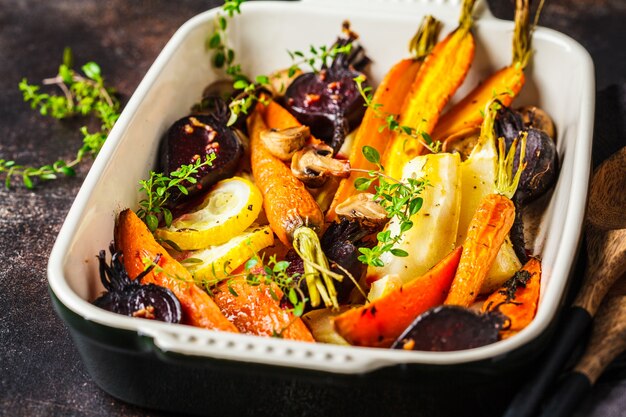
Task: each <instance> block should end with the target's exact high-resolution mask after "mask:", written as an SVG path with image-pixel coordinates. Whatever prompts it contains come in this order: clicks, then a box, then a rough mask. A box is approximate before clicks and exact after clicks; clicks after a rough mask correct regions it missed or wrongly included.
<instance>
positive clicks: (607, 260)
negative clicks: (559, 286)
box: [573, 225, 626, 316]
mask: <svg viewBox="0 0 626 417" xmlns="http://www.w3.org/2000/svg"><path fill="white" fill-rule="evenodd" d="M625 239H626V230H624V229H621V230H606V231H604V230H600V229H598V228H596V227H595V226H592V225H589V226H588V227H587V256H588V257H589V263H588V266H587V270H586V271H585V277H584V279H583V284H582V287H581V289H580V291H579V293H578V296H577V297H576V300H574V304H573V305H574V306H577V307H581V308H583V309H585V310H587V311H588V312H589V314H591V315H592V316H594V315H595V314H596V312H597V311H598V308H599V307H600V304H601V303H602V300H603V299H604V296H605V295H606V293H607V291H608V290H609V288H611V286H612V285H613V284H614V283H615V281H616V280H617V279H618V278H619V277H620V276H621V275H623V274H624V273H625V272H626V244H625Z"/></svg>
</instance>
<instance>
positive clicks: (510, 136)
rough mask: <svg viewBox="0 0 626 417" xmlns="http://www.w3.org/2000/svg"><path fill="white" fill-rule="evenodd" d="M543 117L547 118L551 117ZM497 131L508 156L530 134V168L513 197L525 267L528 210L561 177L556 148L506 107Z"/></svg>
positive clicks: (515, 235)
mask: <svg viewBox="0 0 626 417" xmlns="http://www.w3.org/2000/svg"><path fill="white" fill-rule="evenodd" d="M543 117H544V118H545V117H547V115H545V116H543ZM528 120H529V121H530V122H531V123H533V120H534V119H533V118H532V117H530V118H529V119H528ZM536 122H537V123H535V124H536V125H537V126H542V125H546V124H548V123H547V121H545V120H544V121H542V123H538V121H536ZM495 130H496V135H497V137H503V138H504V140H505V142H506V148H507V152H508V150H509V148H510V147H511V145H512V144H513V141H514V140H515V139H517V138H519V137H520V134H521V132H526V134H527V136H526V149H525V150H526V152H525V154H526V157H525V160H526V168H524V171H522V175H521V178H520V182H519V185H518V187H517V191H516V192H515V195H514V196H513V202H514V203H515V221H514V223H513V227H512V228H511V233H510V237H511V242H512V243H513V248H514V249H515V253H516V255H517V257H518V258H519V260H520V261H521V262H522V263H524V262H525V261H526V260H527V259H528V256H527V255H526V248H525V242H524V224H523V223H522V217H523V211H524V206H525V205H526V204H527V203H529V202H531V201H532V200H535V199H536V198H538V197H540V196H541V195H543V194H545V193H546V192H547V191H548V190H549V189H550V188H552V186H553V185H554V182H555V181H556V178H557V175H558V157H557V152H556V144H555V143H554V141H553V140H552V139H551V138H550V136H548V134H547V133H546V132H545V131H543V130H539V129H536V128H534V127H528V126H527V125H526V124H525V123H524V115H523V114H522V113H520V112H517V111H513V110H511V109H509V108H507V107H503V108H501V109H500V110H499V111H498V116H497V118H496V123H495ZM520 146H521V142H518V145H517V149H516V151H515V160H514V162H513V170H514V171H515V170H517V167H518V166H519V156H520V150H521V147H520Z"/></svg>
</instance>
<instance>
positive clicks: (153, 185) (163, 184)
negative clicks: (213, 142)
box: [137, 153, 215, 232]
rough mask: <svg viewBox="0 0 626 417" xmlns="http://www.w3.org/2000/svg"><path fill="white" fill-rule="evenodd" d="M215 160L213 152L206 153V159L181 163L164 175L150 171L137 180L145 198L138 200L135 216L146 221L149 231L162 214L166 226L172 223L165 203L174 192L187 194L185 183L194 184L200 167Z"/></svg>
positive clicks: (157, 224)
mask: <svg viewBox="0 0 626 417" xmlns="http://www.w3.org/2000/svg"><path fill="white" fill-rule="evenodd" d="M214 160H215V154H213V153H211V154H208V155H207V157H206V159H204V160H202V158H198V159H197V160H196V161H195V162H194V163H193V164H189V165H182V166H181V167H180V168H178V169H177V170H176V171H173V172H171V173H170V175H169V176H168V175H165V174H162V173H158V172H154V171H150V178H148V179H147V180H142V181H139V184H140V185H141V188H140V189H139V191H140V192H141V191H143V192H144V193H145V195H146V198H144V199H142V200H141V201H140V202H139V210H137V216H139V218H140V219H142V220H143V221H144V223H146V225H147V226H148V228H149V229H150V231H152V232H154V231H155V230H156V229H157V227H158V226H159V216H160V215H162V216H163V220H164V221H165V225H166V226H168V227H169V226H170V225H171V224H172V212H171V211H170V210H169V209H168V208H167V203H168V201H169V200H170V198H171V197H172V195H174V193H181V194H184V195H187V194H188V193H189V191H188V190H187V188H186V187H185V185H184V184H185V183H189V184H195V183H196V182H197V180H196V179H195V178H194V177H193V175H194V174H196V173H198V172H199V171H200V169H201V168H202V167H205V166H211V165H212V164H213V161H214Z"/></svg>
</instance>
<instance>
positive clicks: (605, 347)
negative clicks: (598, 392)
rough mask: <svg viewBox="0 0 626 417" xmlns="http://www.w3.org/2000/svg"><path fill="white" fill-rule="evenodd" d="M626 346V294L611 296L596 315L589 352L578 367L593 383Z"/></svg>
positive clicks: (588, 347)
mask: <svg viewBox="0 0 626 417" xmlns="http://www.w3.org/2000/svg"><path fill="white" fill-rule="evenodd" d="M625 349H626V296H625V295H622V296H618V297H610V298H608V299H607V300H606V301H605V302H604V303H603V304H602V307H601V308H600V310H599V311H598V315H597V316H596V318H595V320H594V324H593V330H592V332H591V340H590V341H589V345H588V346H587V350H586V351H585V354H584V355H583V357H582V358H581V359H580V361H579V362H578V365H576V367H575V368H574V371H575V372H579V373H581V374H584V375H586V376H587V377H588V378H589V381H591V383H592V384H595V382H596V381H597V380H598V377H599V376H600V375H601V374H602V372H603V371H604V369H605V368H606V367H607V366H608V365H609V364H610V363H611V362H612V361H613V359H615V357H616V356H617V355H619V354H620V353H622V352H623V351H624V350H625Z"/></svg>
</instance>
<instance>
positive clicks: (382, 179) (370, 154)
mask: <svg viewBox="0 0 626 417" xmlns="http://www.w3.org/2000/svg"><path fill="white" fill-rule="evenodd" d="M363 155H364V156H365V158H366V159H367V160H368V161H369V162H371V163H373V164H375V165H376V166H377V167H378V169H379V171H366V172H367V173H368V176H369V178H367V177H361V178H357V179H356V181H355V182H354V186H355V188H356V189H357V190H359V191H366V190H367V189H369V188H370V186H371V185H372V184H373V183H374V182H376V181H377V184H376V185H375V186H374V190H375V194H374V201H376V202H377V203H378V204H380V205H381V206H382V207H383V208H384V209H385V211H386V212H387V217H388V218H390V219H391V218H396V219H398V221H399V222H400V232H399V233H398V234H397V235H392V234H391V230H384V231H382V232H379V233H378V234H377V235H376V239H377V240H378V245H376V246H374V247H373V248H359V252H361V255H360V256H359V258H358V259H359V261H361V262H363V263H364V264H367V265H370V266H378V267H382V266H384V263H383V261H382V259H381V256H382V255H383V254H384V253H386V252H390V253H391V254H392V255H394V256H398V257H405V256H408V255H409V254H408V253H407V252H406V251H404V250H402V249H399V248H396V247H395V246H396V245H397V244H398V243H399V242H400V241H401V240H402V235H403V234H404V233H406V232H407V231H409V230H410V229H411V228H412V227H413V222H412V221H411V217H412V216H414V215H415V214H417V213H418V212H419V211H420V209H421V208H422V204H423V202H424V200H423V198H422V197H420V194H421V193H422V191H423V190H424V187H426V186H427V185H428V182H427V181H425V180H417V179H415V178H408V179H407V180H406V182H401V181H397V180H395V179H394V178H391V177H389V176H387V175H385V174H384V167H383V166H382V165H381V163H380V154H379V153H378V151H377V150H376V149H374V148H372V147H371V146H364V147H363ZM355 171H356V170H355ZM359 171H360V170H359Z"/></svg>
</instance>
